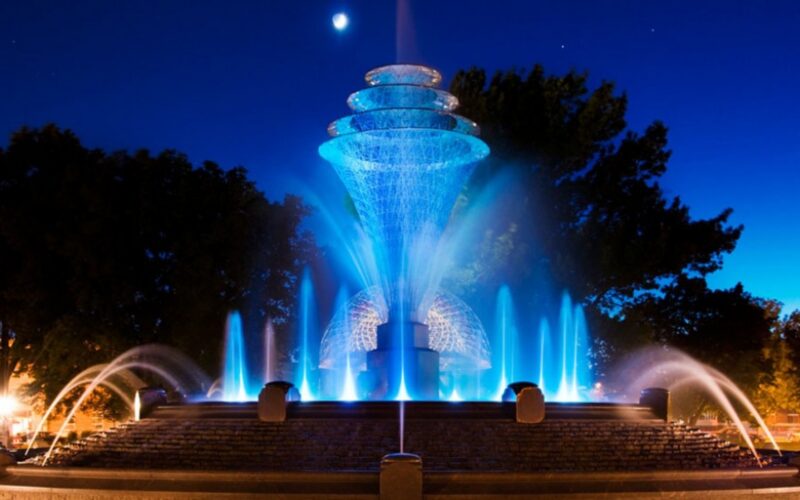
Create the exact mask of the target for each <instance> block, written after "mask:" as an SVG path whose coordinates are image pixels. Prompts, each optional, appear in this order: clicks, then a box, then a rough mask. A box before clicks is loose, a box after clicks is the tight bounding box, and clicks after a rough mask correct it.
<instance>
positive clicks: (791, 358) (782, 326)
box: [753, 305, 800, 415]
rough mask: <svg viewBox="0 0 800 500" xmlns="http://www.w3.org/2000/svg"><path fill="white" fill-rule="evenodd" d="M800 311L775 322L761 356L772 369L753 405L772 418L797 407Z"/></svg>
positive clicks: (799, 398)
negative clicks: (777, 413)
mask: <svg viewBox="0 0 800 500" xmlns="http://www.w3.org/2000/svg"><path fill="white" fill-rule="evenodd" d="M778 307H779V306H778V305H773V308H776V309H777V308H778ZM799 341H800V311H795V312H794V313H792V314H791V315H789V316H788V317H786V318H784V319H782V320H780V321H778V322H776V326H775V328H773V329H772V334H771V336H770V339H769V342H767V344H766V347H765V348H764V356H765V357H766V358H767V359H769V361H770V362H771V365H772V369H771V370H770V371H769V372H767V373H765V374H764V377H763V378H762V380H761V383H760V384H759V386H758V391H757V392H755V397H754V399H753V402H754V403H755V404H756V406H757V407H758V409H759V411H761V412H762V414H765V415H771V414H774V413H776V412H778V411H796V410H797V409H798V408H800V370H799V369H798V367H800V365H798V361H800V343H798V342H799Z"/></svg>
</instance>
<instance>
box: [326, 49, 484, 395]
mask: <svg viewBox="0 0 800 500" xmlns="http://www.w3.org/2000/svg"><path fill="white" fill-rule="evenodd" d="M366 81H367V84H368V85H369V88H367V89H364V90H361V91H358V92H355V93H353V94H352V95H350V97H349V98H348V100H347V102H348V105H349V106H350V108H351V109H352V110H353V111H354V112H355V113H354V114H353V115H350V116H347V117H345V118H341V119H339V120H336V121H334V122H333V123H331V125H330V126H329V127H328V133H329V134H330V135H331V136H332V138H331V139H330V140H329V141H327V142H326V143H324V144H323V145H322V146H321V147H320V149H319V152H320V155H321V156H322V157H323V158H325V159H326V160H328V161H329V162H330V163H331V164H332V165H333V167H334V169H335V170H336V172H337V174H338V175H339V177H340V178H341V180H342V182H343V183H344V184H345V187H346V188H347V190H348V192H349V193H350V196H351V197H352V199H353V203H354V205H355V208H356V211H357V212H358V216H359V218H360V220H361V224H362V226H363V228H364V231H365V232H366V234H367V236H368V237H369V238H370V240H371V242H372V249H373V252H374V254H375V259H376V261H377V263H378V267H379V269H380V271H381V272H380V283H376V286H377V293H379V294H380V301H381V302H383V303H384V304H385V305H386V308H387V317H386V318H385V319H386V321H385V322H384V323H382V324H381V325H379V326H378V328H377V346H376V348H374V349H372V350H371V351H369V352H368V353H367V358H366V368H367V370H366V371H367V374H368V377H367V378H368V379H369V380H368V382H367V385H368V386H369V389H368V391H367V392H368V397H370V398H373V399H387V398H392V397H395V396H405V395H406V394H408V395H410V396H411V397H413V398H419V399H437V398H438V397H439V353H438V351H436V350H434V349H431V346H430V332H429V328H428V325H426V324H425V323H424V321H425V320H426V318H427V314H428V310H429V309H430V307H431V303H432V301H433V300H434V298H435V297H436V294H437V292H438V290H437V287H436V286H435V283H434V281H435V276H436V273H435V272H434V270H433V269H431V266H430V262H431V259H430V256H431V255H432V254H433V253H435V251H436V247H437V245H438V243H439V238H440V236H441V234H442V231H443V230H444V227H445V225H446V224H447V220H448V218H449V216H450V211H451V209H452V207H453V204H454V203H455V200H456V197H457V196H458V194H459V192H460V191H461V189H462V187H463V185H464V183H465V181H466V180H467V178H468V177H469V175H470V174H471V173H472V170H473V168H474V167H475V164H476V163H477V162H478V161H480V160H481V159H482V158H484V157H486V156H487V155H488V154H489V148H488V147H487V146H486V144H485V143H484V142H483V141H481V140H480V139H478V138H477V135H478V127H477V125H476V124H475V123H474V122H472V121H470V120H467V119H466V118H463V117H461V116H458V115H456V114H454V113H453V112H452V111H453V110H454V109H455V107H456V106H457V105H458V101H457V99H456V98H455V97H454V96H452V95H451V94H449V93H447V92H445V91H442V90H438V89H436V88H435V87H436V86H437V85H438V84H439V83H440V82H441V75H440V74H439V73H438V72H437V71H436V70H433V69H431V68H427V67H424V66H415V65H392V66H384V67H381V68H377V69H374V70H372V71H370V72H369V73H367V75H366Z"/></svg>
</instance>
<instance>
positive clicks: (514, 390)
mask: <svg viewBox="0 0 800 500" xmlns="http://www.w3.org/2000/svg"><path fill="white" fill-rule="evenodd" d="M503 401H506V402H515V403H516V420H517V422H518V423H521V424H538V423H540V422H541V421H542V420H544V394H542V391H541V389H539V387H538V386H537V385H536V384H534V383H533V382H514V383H512V384H508V387H507V388H506V390H505V392H504V393H503Z"/></svg>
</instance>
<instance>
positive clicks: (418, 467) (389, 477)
mask: <svg viewBox="0 0 800 500" xmlns="http://www.w3.org/2000/svg"><path fill="white" fill-rule="evenodd" d="M380 495H381V500H415V499H420V500H421V499H422V459H421V458H420V457H419V456H417V455H412V454H411V453H392V454H391V455H386V456H385V457H383V459H382V460H381V474H380Z"/></svg>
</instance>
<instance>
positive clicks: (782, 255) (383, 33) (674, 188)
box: [0, 0, 800, 308]
mask: <svg viewBox="0 0 800 500" xmlns="http://www.w3.org/2000/svg"><path fill="white" fill-rule="evenodd" d="M340 11H343V12H346V13H347V15H348V16H349V17H350V25H349V27H348V29H347V30H345V31H343V32H337V31H336V30H334V29H333V26H332V24H331V17H332V16H333V15H334V14H335V13H337V12H340ZM411 11H412V15H411V19H412V21H413V22H412V23H410V24H405V25H404V26H403V29H402V30H401V33H402V35H403V36H402V38H403V40H405V41H404V43H403V44H402V46H401V50H400V52H401V55H403V56H404V59H408V60H413V61H414V62H421V63H426V64H430V65H432V66H434V67H437V68H439V69H440V70H441V71H442V72H443V73H444V75H445V78H448V77H449V76H451V75H452V74H453V73H454V72H455V71H456V70H457V69H459V68H464V67H469V66H473V65H475V66H480V67H484V68H486V69H488V70H490V71H495V70H498V69H508V68H511V67H512V66H516V67H520V68H529V67H530V66H531V65H532V64H533V63H537V62H538V63H542V64H543V65H544V66H545V69H546V70H548V71H549V72H554V73H563V72H565V71H567V70H569V69H570V68H576V69H578V70H589V71H590V72H591V75H592V78H593V80H594V82H599V81H600V80H601V79H606V80H613V81H615V82H616V83H617V84H618V88H619V89H620V90H624V91H626V92H627V94H628V96H629V104H630V105H629V114H628V117H629V124H630V126H631V127H632V128H633V129H636V130H641V129H643V128H644V127H645V126H646V125H647V124H648V123H649V122H651V121H652V120H654V119H660V120H662V121H664V122H665V123H666V124H667V126H668V127H669V129H670V148H671V149H672V150H673V156H672V160H671V162H670V169H669V171H668V173H667V175H666V177H665V179H664V182H663V185H664V188H665V190H666V191H667V193H668V194H669V195H670V196H673V195H678V196H680V197H681V198H682V199H683V200H685V201H686V202H687V203H688V204H689V206H690V207H691V208H692V214H693V215H694V216H696V217H708V216H712V215H715V214H716V213H718V212H719V211H721V210H722V209H724V208H726V207H733V208H734V209H735V212H734V215H733V219H732V220H733V223H735V224H740V223H741V224H744V225H745V232H744V235H743V237H742V239H741V240H740V242H739V246H738V248H737V249H736V251H735V252H734V253H733V254H732V255H731V256H729V257H728V258H727V259H726V264H725V268H724V270H723V271H721V272H719V273H716V274H715V275H714V276H713V277H712V279H711V283H712V285H715V286H719V287H728V286H732V285H733V284H735V283H736V282H737V281H742V282H743V283H744V284H745V286H746V288H747V289H748V290H749V291H751V292H752V293H754V294H755V295H758V296H763V297H769V298H777V299H779V300H782V301H784V302H785V303H786V304H787V306H788V307H789V308H800V257H798V250H800V203H798V201H797V199H798V194H800V125H799V124H798V113H799V112H800V92H798V88H800V29H798V27H799V26H800V2H796V1H791V0H790V1H777V0H772V1H770V2H745V1H739V2H736V1H719V2H717V1H713V2H712V1H706V2H700V1H683V2H681V1H670V2H658V3H656V2H643V1H640V0H639V1H613V2H612V1H606V2H600V1H594V0H591V1H589V0H587V1H584V2H569V1H548V2H542V1H533V0H520V1H496V2H480V1H472V0H457V1H435V2H433V1H424V2H423V1H421V0H416V1H412V3H411ZM395 19H396V8H395V3H394V2H393V1H386V0H359V1H356V0H339V1H337V2H332V1H322V0H320V1H317V0H302V1H293V2H266V1H236V2H222V1H215V2H209V1H198V0H192V1H159V2H142V1H127V2H126V1H107V0H102V1H76V2H65V1H63V0H62V1H58V2H55V1H54V2H47V1H33V0H25V1H23V0H17V1H14V0H6V1H4V2H2V3H0V134H2V135H3V139H2V140H1V141H0V144H5V143H6V140H7V139H6V138H7V137H8V135H9V134H10V133H11V132H12V131H14V130H16V129H17V128H19V127H20V126H21V125H32V126H39V125H42V124H44V123H47V122H55V123H57V124H58V125H60V126H62V127H66V128H70V129H72V130H74V131H75V132H76V133H77V134H78V135H79V137H81V139H82V140H83V141H84V143H85V144H86V145H87V146H90V147H100V148H104V149H112V150H113V149H138V148H148V149H151V150H153V151H158V150H161V149H163V148H167V147H169V148H174V149H177V150H179V151H183V152H185V153H187V154H188V155H189V157H190V159H191V160H192V161H194V162H195V163H199V162H200V161H202V160H206V159H209V160H213V161H216V162H218V163H220V164H221V165H223V166H225V167H229V166H232V165H244V166H246V167H247V168H248V169H249V170H250V171H251V173H252V175H253V176H254V178H255V179H256V180H257V181H258V184H259V186H260V188H261V189H263V190H264V191H265V192H266V193H267V195H268V196H270V197H272V198H279V197H282V196H283V193H285V192H286V191H292V192H302V190H303V189H304V188H303V186H308V185H311V186H317V187H316V189H319V186H320V185H322V186H326V185H330V184H329V183H332V182H333V183H335V182H337V181H335V177H334V176H333V175H332V174H331V172H330V169H329V167H328V166H327V165H326V164H325V163H324V162H323V161H322V160H320V159H319V158H318V156H317V146H318V145H319V144H320V143H321V142H322V141H323V140H325V137H326V136H325V127H326V125H327V123H328V122H329V121H331V120H332V119H334V118H337V117H339V116H342V115H344V114H346V113H347V108H346V106H345V102H344V101H345V98H346V97H347V95H348V94H349V93H350V92H352V91H353V90H356V89H359V88H361V87H363V80H362V77H363V73H364V72H365V71H367V70H368V69H370V68H372V67H374V66H379V65H382V64H387V63H392V62H394V61H395V60H396V57H397V46H396V22H395ZM412 34H413V37H412V36H411V35H412Z"/></svg>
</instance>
